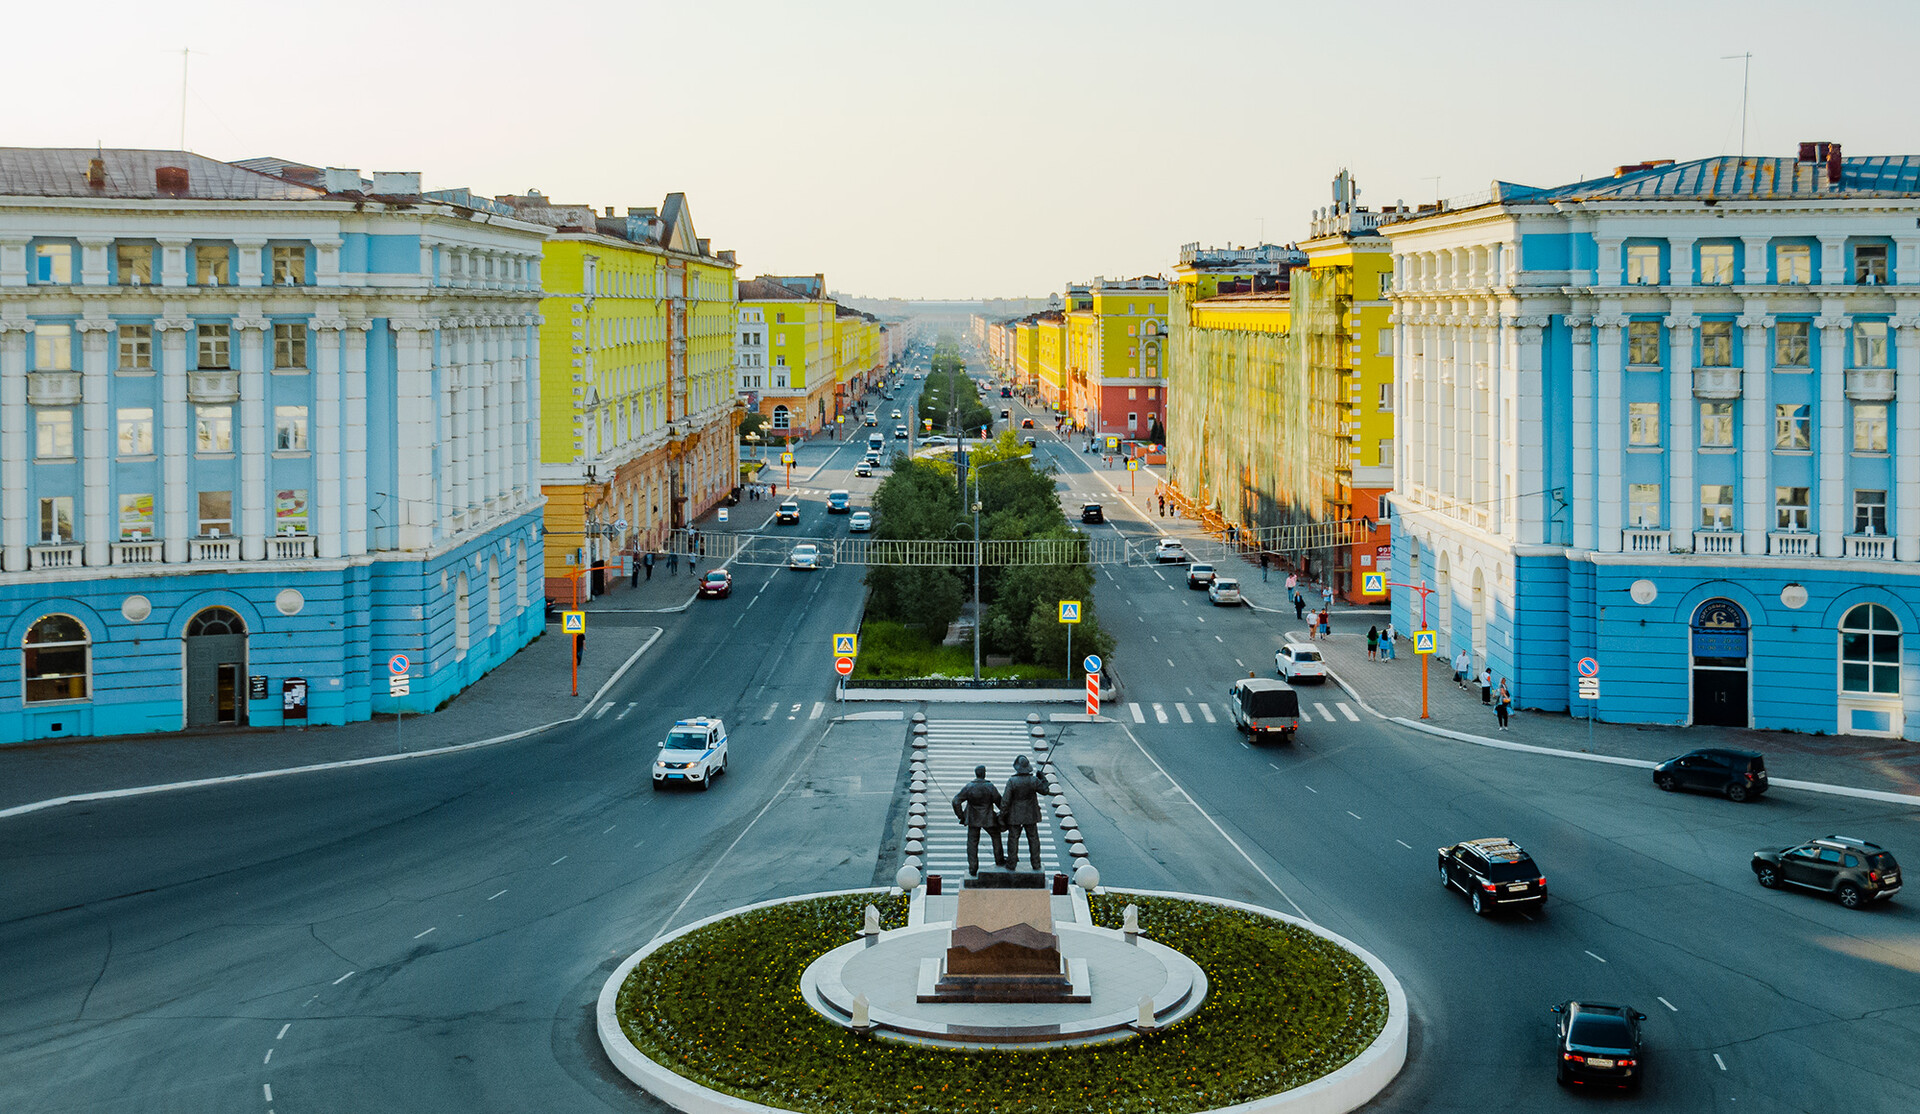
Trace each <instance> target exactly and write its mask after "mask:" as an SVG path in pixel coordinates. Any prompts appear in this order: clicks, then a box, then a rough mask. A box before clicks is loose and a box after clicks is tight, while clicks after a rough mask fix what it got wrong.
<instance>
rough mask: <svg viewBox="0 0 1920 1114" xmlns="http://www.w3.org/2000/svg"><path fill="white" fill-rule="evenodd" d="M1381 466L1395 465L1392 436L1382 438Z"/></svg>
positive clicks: (1389, 466)
mask: <svg viewBox="0 0 1920 1114" xmlns="http://www.w3.org/2000/svg"><path fill="white" fill-rule="evenodd" d="M1380 467H1382V468H1391V467H1393V438H1391V437H1382V438H1381V439H1380Z"/></svg>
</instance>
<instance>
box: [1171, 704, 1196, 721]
mask: <svg viewBox="0 0 1920 1114" xmlns="http://www.w3.org/2000/svg"><path fill="white" fill-rule="evenodd" d="M1173 710H1174V711H1176V712H1179V713H1180V722H1181V723H1192V722H1193V713H1192V712H1189V711H1187V706H1186V705H1185V704H1175V705H1174V706H1173Z"/></svg>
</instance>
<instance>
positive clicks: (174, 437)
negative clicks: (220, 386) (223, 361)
mask: <svg viewBox="0 0 1920 1114" xmlns="http://www.w3.org/2000/svg"><path fill="white" fill-rule="evenodd" d="M153 329H154V332H156V333H158V334H159V335H160V423H159V426H160V430H159V432H160V476H161V491H160V506H161V508H162V510H161V517H162V521H163V523H164V525H160V526H159V527H158V528H159V534H160V539H161V547H160V548H161V556H163V557H164V558H165V559H166V561H167V563H168V564H179V563H181V562H183V561H185V560H186V559H187V539H189V538H191V537H193V535H194V533H195V532H196V523H197V522H198V519H199V499H200V496H199V493H198V492H195V491H193V490H191V488H190V486H189V481H188V478H187V474H188V473H187V462H188V460H189V459H190V456H189V454H191V453H192V452H193V424H192V423H191V422H190V421H189V420H188V411H187V340H188V338H189V337H191V336H193V330H194V326H193V319H192V318H187V317H180V318H163V319H161V320H159V321H155V322H154V323H153Z"/></svg>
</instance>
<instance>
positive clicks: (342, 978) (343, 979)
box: [333, 971, 353, 986]
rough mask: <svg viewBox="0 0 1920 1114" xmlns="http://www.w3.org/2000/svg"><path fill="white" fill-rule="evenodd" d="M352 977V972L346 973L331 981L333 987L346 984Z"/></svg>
mask: <svg viewBox="0 0 1920 1114" xmlns="http://www.w3.org/2000/svg"><path fill="white" fill-rule="evenodd" d="M352 977H353V972H352V971H348V972H347V973H346V974H344V975H341V976H340V977H339V978H337V979H335V980H333V985H335V986H339V985H340V984H341V983H343V982H346V981H347V980H348V979H350V978H352Z"/></svg>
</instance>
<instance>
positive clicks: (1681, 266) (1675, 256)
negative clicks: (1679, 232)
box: [1667, 236, 1694, 286]
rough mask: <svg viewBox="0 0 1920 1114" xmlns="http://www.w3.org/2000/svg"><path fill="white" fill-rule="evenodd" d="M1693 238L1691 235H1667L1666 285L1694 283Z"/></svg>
mask: <svg viewBox="0 0 1920 1114" xmlns="http://www.w3.org/2000/svg"><path fill="white" fill-rule="evenodd" d="M1693 240H1694V238H1693V237H1692V236H1669V237H1667V285H1669V286H1692V285H1694V282H1693V278H1694V275H1693Z"/></svg>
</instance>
